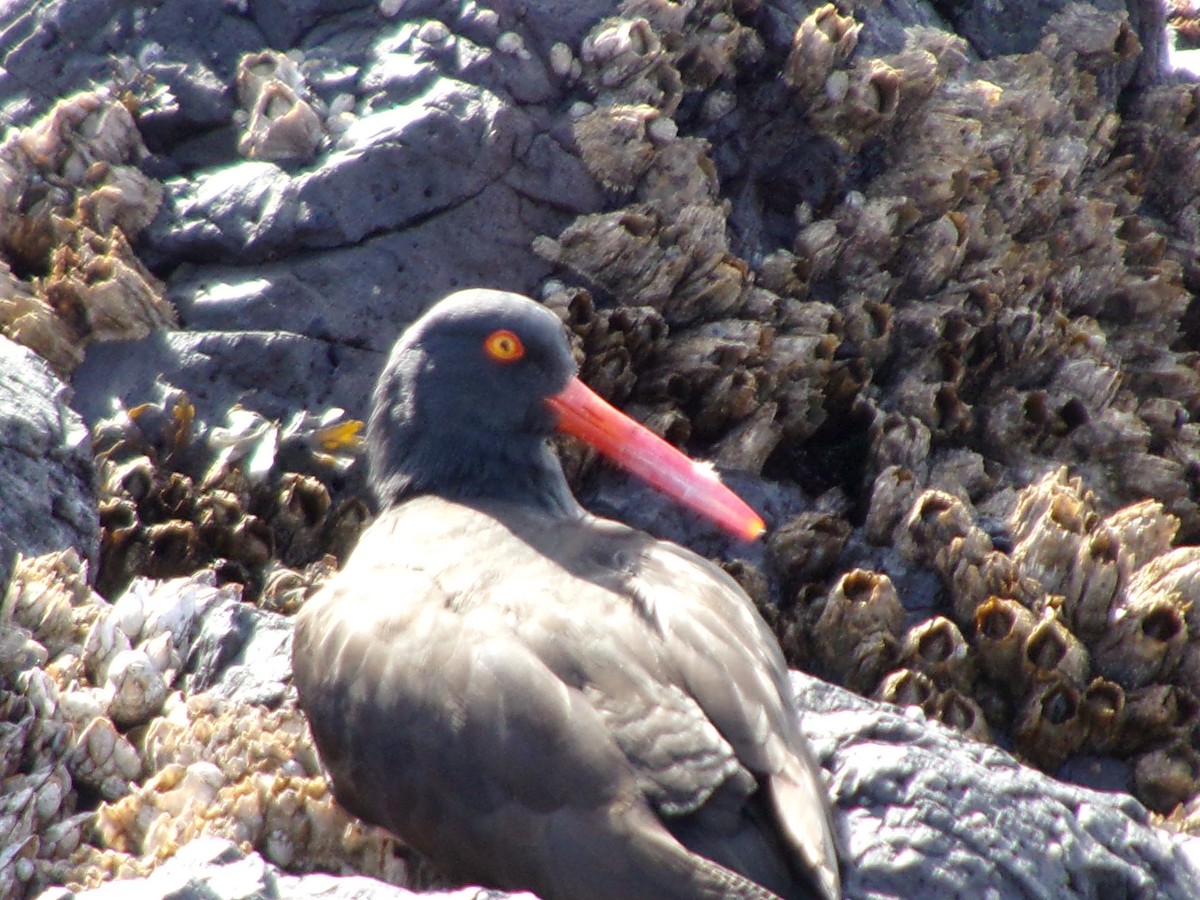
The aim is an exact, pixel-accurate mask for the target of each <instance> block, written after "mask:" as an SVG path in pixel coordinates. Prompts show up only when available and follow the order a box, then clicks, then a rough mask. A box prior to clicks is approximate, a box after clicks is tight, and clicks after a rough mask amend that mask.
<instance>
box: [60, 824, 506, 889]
mask: <svg viewBox="0 0 1200 900" xmlns="http://www.w3.org/2000/svg"><path fill="white" fill-rule="evenodd" d="M418 896H420V897H428V898H430V900H488V898H496V900H499V898H500V897H501V896H502V895H500V894H497V893H495V892H492V891H474V890H470V889H464V890H461V891H441V892H438V891H435V892H431V893H422V894H420V895H418V894H414V893H413V892H412V891H406V890H404V889H403V888H398V887H394V886H392V885H390V884H385V883H384V882H381V881H375V880H374V879H371V878H365V877H362V876H350V877H345V878H336V877H334V876H331V875H321V874H315V875H291V874H288V873H286V872H283V871H281V870H280V869H279V868H277V867H276V866H273V865H271V864H270V863H268V862H267V861H266V860H264V859H263V858H262V857H261V856H260V855H259V854H257V853H243V852H242V851H241V850H239V849H238V848H237V845H235V844H234V843H233V842H232V841H230V840H226V839H224V838H216V837H202V838H197V839H196V840H194V841H192V842H190V843H188V844H185V845H184V846H183V847H181V848H180V850H179V852H178V853H176V854H175V856H173V857H172V858H171V859H170V860H169V861H168V862H166V863H165V864H164V865H162V866H161V867H159V868H158V869H157V870H155V872H154V874H153V875H150V876H148V877H146V878H132V879H125V880H122V881H117V882H113V883H110V884H106V885H103V886H101V887H98V888H94V889H92V890H81V891H70V890H67V889H66V888H50V889H49V890H47V891H44V892H43V893H42V894H41V895H40V897H39V900H125V898H130V897H135V898H137V900H168V898H170V900H251V898H260V897H261V898H266V897H271V898H275V900H310V898H311V900H413V898H416V897H418Z"/></svg>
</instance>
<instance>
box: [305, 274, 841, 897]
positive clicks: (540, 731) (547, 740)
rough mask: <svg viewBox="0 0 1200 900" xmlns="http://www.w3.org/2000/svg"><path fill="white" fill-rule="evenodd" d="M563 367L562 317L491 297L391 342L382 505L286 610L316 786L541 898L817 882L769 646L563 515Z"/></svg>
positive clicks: (822, 807)
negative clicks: (347, 550)
mask: <svg viewBox="0 0 1200 900" xmlns="http://www.w3.org/2000/svg"><path fill="white" fill-rule="evenodd" d="M501 331H504V332H506V333H507V334H510V335H512V336H515V337H516V339H517V342H518V345H519V346H520V348H521V352H520V353H519V354H518V355H517V356H516V357H515V358H512V359H508V360H507V361H499V360H497V359H495V358H494V357H493V356H490V355H489V352H488V348H492V349H494V345H493V344H491V343H489V342H490V341H493V339H494V338H495V337H496V335H497V334H499V333H501ZM500 349H501V351H502V352H503V353H505V354H507V350H508V349H509V348H508V345H504V346H502V347H501V348H500ZM573 372H574V366H573V364H572V362H571V357H570V353H569V351H568V346H567V342H566V338H565V334H564V333H563V330H562V327H561V325H560V324H559V323H558V321H557V319H555V317H554V316H553V315H552V314H551V313H549V312H548V311H546V310H545V309H543V308H542V307H539V306H538V305H537V304H535V303H533V302H532V301H530V300H527V299H525V298H521V297H518V296H516V295H511V294H504V293H500V292H495V291H468V292H462V293H460V294H457V295H454V296H453V297H451V298H447V299H446V300H443V301H442V302H441V303H440V304H438V305H437V306H436V307H434V308H433V310H431V311H430V312H429V313H428V314H426V316H425V317H423V318H422V319H421V320H419V321H418V322H417V323H416V324H415V325H413V326H412V327H411V328H410V329H409V330H408V331H407V332H406V333H405V335H404V336H403V337H402V338H401V340H400V341H399V342H398V343H397V346H396V348H395V350H394V351H393V353H392V357H391V359H390V361H389V363H388V365H387V368H386V369H385V370H384V373H383V375H382V376H381V378H380V382H379V385H378V387H377V389H376V393H375V397H374V411H373V414H372V418H371V423H370V429H369V432H368V444H369V450H370V462H371V479H372V485H373V487H374V488H375V490H376V492H377V493H378V494H379V499H380V503H381V505H382V507H383V511H382V513H381V515H380V516H379V518H378V519H377V520H376V521H375V522H374V523H373V524H372V525H371V526H370V528H368V530H367V531H366V533H364V535H363V537H362V539H361V541H360V543H359V545H358V547H357V548H356V549H355V551H354V553H353V554H352V555H351V557H350V559H349V561H348V562H347V564H346V566H345V568H344V569H343V571H342V572H341V573H339V574H338V575H337V576H336V577H335V578H333V579H332V580H331V581H330V582H329V583H328V585H327V586H326V587H325V588H324V589H323V590H322V591H321V592H320V593H319V594H318V595H317V596H315V597H313V598H312V599H311V600H310V601H309V602H308V603H307V604H306V605H305V607H304V609H303V610H302V611H301V613H300V614H299V616H298V618H297V624H296V636H295V644H294V663H295V678H296V684H297V687H298V689H299V693H300V700H301V705H302V706H303V707H304V709H305V711H306V713H307V714H308V717H309V720H310V722H311V724H312V730H313V735H314V737H315V739H316V742H317V746H318V749H319V751H320V754H321V757H322V759H323V761H324V763H325V765H326V766H327V768H328V770H329V773H330V775H331V778H332V783H333V789H334V793H335V795H336V796H337V798H338V800H339V802H341V803H342V804H343V805H344V806H346V807H347V808H348V809H349V810H351V811H352V812H354V813H355V814H357V815H359V816H361V817H362V818H364V819H366V820H368V821H371V822H374V823H377V824H379V825H382V826H384V827H386V828H388V829H389V830H391V831H392V832H394V833H395V834H396V835H398V836H399V837H400V838H401V839H402V840H404V841H405V842H406V843H408V844H410V845H412V846H413V847H415V848H416V849H418V850H420V851H421V852H423V853H424V854H426V855H427V856H429V857H430V858H431V859H432V860H433V861H434V862H435V863H436V864H437V865H438V866H439V867H440V868H442V869H443V870H445V871H446V872H447V873H449V874H452V875H454V876H457V877H460V878H462V879H465V880H470V881H473V882H478V883H482V884H487V885H492V886H495V887H500V888H506V889H524V890H531V891H534V892H535V893H537V894H539V895H540V896H542V897H543V898H546V900H554V898H572V900H584V898H614V897H630V898H633V897H646V898H680V900H683V898H700V897H713V898H716V897H735V898H739V897H740V898H752V897H756V898H768V897H773V896H780V897H836V896H837V895H838V893H839V888H838V884H839V878H838V864H837V858H836V855H835V852H834V844H833V839H832V834H831V826H830V819H829V811H828V801H827V799H826V795H825V789H824V787H823V784H822V781H821V776H820V771H819V769H818V767H817V766H816V764H815V762H814V761H813V759H812V757H811V754H810V752H809V750H808V747H807V744H806V742H805V740H804V738H803V736H802V735H801V733H800V730H799V723H798V720H797V716H796V713H795V711H794V709H793V707H792V705H791V703H790V701H789V699H788V698H789V696H790V692H789V688H788V680H787V671H786V668H785V665H784V661H783V658H782V655H781V653H780V651H779V648H778V645H777V644H776V642H775V640H774V638H773V636H772V635H771V633H770V632H769V630H768V629H767V626H766V625H765V624H764V623H763V621H762V619H761V618H760V617H759V615H758V613H757V612H756V611H755V609H754V607H753V604H752V603H751V602H750V600H749V599H748V598H747V597H746V595H745V594H744V593H743V592H742V590H741V589H740V588H739V587H738V586H737V584H736V583H735V582H734V581H733V580H732V579H730V578H729V577H728V576H727V575H725V573H723V572H722V571H721V570H720V569H719V568H717V567H716V566H714V565H712V564H711V563H709V562H707V561H706V560H704V559H702V558H700V557H698V556H696V555H695V554H693V553H691V552H689V551H687V550H684V549H682V548H680V547H678V546H675V545H674V544H670V543H666V542H663V541H657V540H655V539H653V538H651V537H649V536H647V535H645V534H643V533H641V532H638V531H635V530H633V529H631V528H628V527H626V526H624V525H620V524H618V523H615V522H611V521H606V520H603V519H597V518H594V517H592V516H590V515H588V514H587V513H586V512H584V511H583V510H582V509H581V508H580V507H579V506H578V505H577V504H576V502H575V500H574V498H573V497H572V496H571V494H570V492H569V490H568V489H567V486H566V483H565V480H564V479H563V476H562V471H561V468H560V467H559V465H558V462H557V460H556V459H555V457H554V456H553V453H552V451H551V450H550V449H549V448H548V446H547V444H546V437H547V436H548V435H549V433H550V432H551V430H552V429H553V428H554V427H555V425H556V424H557V423H558V422H559V421H560V416H559V414H558V410H557V408H556V407H555V406H552V405H550V404H549V403H548V401H551V402H553V401H552V400H551V398H556V397H560V396H563V395H564V394H565V392H564V388H565V387H566V386H567V385H568V383H569V382H572V381H573Z"/></svg>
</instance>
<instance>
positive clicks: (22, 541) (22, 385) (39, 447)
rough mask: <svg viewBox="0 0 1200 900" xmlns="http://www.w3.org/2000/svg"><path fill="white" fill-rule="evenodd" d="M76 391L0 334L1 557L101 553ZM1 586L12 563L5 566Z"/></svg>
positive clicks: (86, 441)
mask: <svg viewBox="0 0 1200 900" xmlns="http://www.w3.org/2000/svg"><path fill="white" fill-rule="evenodd" d="M69 397H70V389H69V388H68V387H67V386H66V385H64V384H63V383H62V382H61V381H59V379H58V377H57V376H56V375H55V374H54V373H53V372H51V371H50V367H49V366H48V365H47V364H46V362H45V361H44V360H43V359H41V357H39V356H37V354H35V353H33V352H32V351H30V350H27V349H26V348H24V347H22V346H20V345H19V344H14V343H13V342H12V341H10V340H8V338H5V337H0V485H3V486H4V488H3V491H4V493H3V497H4V500H3V502H2V503H0V554H2V555H7V554H11V553H12V552H13V551H14V550H15V551H18V552H20V553H22V554H24V555H26V556H36V555H39V554H42V553H50V552H52V551H55V550H64V549H66V548H67V547H74V548H76V549H77V550H78V551H79V554H80V556H81V557H83V558H84V559H88V560H91V561H92V563H93V564H94V563H95V561H96V556H97V553H98V550H99V541H100V533H99V520H98V516H97V513H96V475H95V471H94V469H93V468H92V446H91V441H90V440H89V439H88V433H87V429H86V428H85V427H84V424H83V422H82V421H81V420H80V418H79V415H78V414H77V413H76V412H75V411H74V410H72V409H71V407H70V406H68V405H67V404H68V400H69ZM0 576H4V577H3V579H2V580H0V584H7V581H8V579H7V567H6V566H4V565H3V564H0Z"/></svg>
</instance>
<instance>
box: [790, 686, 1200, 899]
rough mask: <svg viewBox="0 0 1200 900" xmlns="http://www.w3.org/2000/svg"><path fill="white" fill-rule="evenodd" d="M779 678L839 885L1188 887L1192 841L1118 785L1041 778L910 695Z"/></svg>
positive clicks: (962, 890)
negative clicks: (787, 693) (934, 719)
mask: <svg viewBox="0 0 1200 900" xmlns="http://www.w3.org/2000/svg"><path fill="white" fill-rule="evenodd" d="M793 685H794V686H795V688H796V690H797V694H798V697H799V702H800V707H801V709H802V710H806V712H805V713H804V718H803V723H804V729H805V733H806V734H808V736H809V739H810V740H811V741H812V743H813V747H814V750H815V752H816V754H817V756H818V758H819V759H821V761H822V763H823V764H824V765H826V766H828V767H829V769H830V770H831V773H832V779H831V786H832V790H833V794H834V797H835V800H836V803H837V806H838V809H839V810H840V811H841V819H840V821H841V825H840V826H839V834H840V835H841V837H842V838H843V839H844V840H845V842H846V845H845V854H846V856H845V858H846V861H847V863H848V865H847V866H846V868H845V882H844V889H845V893H846V896H847V897H879V898H883V897H897V898H899V897H912V896H915V895H916V894H921V895H923V896H929V897H953V896H971V897H998V898H1008V897H1013V898H1017V897H1025V896H1029V895H1030V894H1034V895H1040V894H1042V893H1043V892H1045V891H1047V890H1050V891H1052V892H1053V895H1054V896H1055V897H1097V896H1124V897H1145V898H1151V897H1164V898H1165V897H1171V898H1179V900H1183V898H1186V897H1192V896H1195V895H1196V892H1197V891H1200V868H1197V865H1196V861H1197V860H1198V859H1200V841H1197V839H1195V838H1184V837H1182V836H1175V835H1171V834H1169V833H1167V832H1164V831H1162V830H1160V829H1158V828H1156V827H1154V826H1153V825H1152V824H1151V823H1150V820H1149V815H1148V813H1147V812H1146V810H1145V809H1144V808H1143V807H1142V806H1141V805H1140V804H1139V803H1137V802H1136V801H1135V800H1133V799H1132V798H1131V797H1129V796H1128V795H1124V794H1113V793H1104V792H1100V791H1091V790H1087V789H1085V788H1078V787H1074V786H1072V785H1069V784H1065V783H1063V782H1060V781H1055V780H1054V779H1053V778H1050V777H1048V776H1046V775H1043V774H1041V773H1039V772H1037V771H1035V770H1034V769H1031V768H1028V767H1026V766H1022V765H1020V764H1019V763H1018V762H1017V761H1016V760H1015V759H1014V758H1013V757H1011V756H1009V755H1008V754H1007V753H1005V752H1003V751H1001V750H998V749H996V748H995V747H991V746H988V745H986V744H980V743H977V742H975V741H972V740H970V739H967V738H964V737H962V736H960V735H958V734H956V733H955V732H953V731H950V730H948V729H946V728H943V727H941V726H940V725H938V724H934V723H927V722H925V721H924V716H923V715H922V714H921V713H920V712H919V711H918V710H916V709H915V708H913V707H910V708H908V709H906V710H901V709H899V708H897V707H894V706H890V705H888V704H878V703H873V702H871V701H868V700H864V699H862V698H860V697H857V696H855V695H853V694H850V693H849V692H847V691H844V690H841V689H840V688H836V687H833V686H831V685H828V684H826V683H824V682H821V681H819V680H817V679H814V678H811V677H809V676H807V675H802V674H799V673H793ZM934 798H938V799H936V800H935V799H934ZM1032 848H1039V849H1038V850H1037V851H1036V852H1034V851H1033V850H1032ZM1047 848H1050V849H1049V850H1047ZM1051 885H1053V886H1054V887H1053V888H1051V887H1050V886H1051ZM918 886H919V887H918Z"/></svg>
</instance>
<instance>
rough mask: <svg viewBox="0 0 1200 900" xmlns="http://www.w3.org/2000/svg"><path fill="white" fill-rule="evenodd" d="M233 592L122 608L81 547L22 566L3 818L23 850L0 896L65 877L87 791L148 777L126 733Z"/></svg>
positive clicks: (98, 793)
mask: <svg viewBox="0 0 1200 900" xmlns="http://www.w3.org/2000/svg"><path fill="white" fill-rule="evenodd" d="M227 593H228V589H227V590H226V592H225V593H223V592H222V590H221V589H218V588H216V587H215V586H214V585H213V584H212V583H211V579H209V580H207V581H205V580H204V579H200V580H198V581H195V582H190V583H187V584H182V585H175V586H172V587H170V588H166V589H162V590H157V591H155V590H150V589H142V590H135V591H131V592H129V594H128V595H127V597H123V598H122V599H121V602H119V603H118V604H115V605H114V604H110V603H108V602H107V601H105V600H104V599H103V598H102V597H100V596H99V595H98V594H96V593H95V592H94V591H93V590H92V589H91V588H90V587H89V586H88V572H87V564H86V563H84V562H82V561H81V560H80V559H79V556H78V555H77V554H76V552H75V551H74V550H66V551H62V552H59V553H52V554H48V555H46V556H42V557H37V558H33V559H25V560H21V561H20V562H19V563H18V565H17V567H16V570H15V572H14V573H13V578H12V581H11V583H10V585H9V587H8V590H7V593H6V595H5V597H4V601H3V604H2V606H0V648H2V650H3V652H0V710H2V711H3V718H0V734H2V735H3V741H2V742H0V745H2V747H3V759H2V761H0V766H2V771H0V798H2V802H0V824H2V825H3V826H4V827H5V832H4V833H5V844H6V846H10V847H14V848H20V849H19V852H17V853H15V854H11V855H10V854H6V855H5V857H4V863H3V865H0V887H2V888H3V893H4V896H8V897H12V896H21V895H22V894H23V893H25V892H26V890H28V889H32V888H35V887H37V886H38V885H45V884H49V883H54V882H56V881H60V880H62V879H63V878H64V877H65V875H66V872H67V865H68V860H69V858H70V857H71V855H72V854H73V853H75V852H76V851H77V849H78V848H79V847H80V846H81V843H82V842H83V841H84V840H85V839H86V838H87V836H88V834H89V833H90V825H91V823H92V812H91V810H90V809H89V808H88V805H89V804H94V800H92V799H90V798H99V799H103V800H110V801H111V800H117V799H119V798H121V797H123V796H125V795H126V794H127V793H128V792H129V791H130V790H131V789H132V786H133V784H134V782H135V781H137V780H138V779H139V778H140V777H141V775H142V759H141V757H140V755H139V752H138V750H137V748H136V747H135V746H134V744H133V743H132V741H131V740H130V736H129V733H130V730H131V729H136V728H137V727H138V726H141V725H144V724H145V723H147V722H148V721H149V720H150V719H151V718H152V717H154V716H155V715H156V714H157V713H158V712H159V711H160V709H161V708H162V706H163V704H164V702H165V701H166V699H167V695H168V688H169V686H170V684H171V682H172V681H173V680H174V678H175V676H176V674H177V673H178V671H179V669H180V667H181V664H182V660H183V659H184V658H185V657H186V655H187V652H188V646H187V644H188V641H189V640H190V636H189V623H191V622H194V621H195V619H196V618H197V616H198V615H199V614H200V612H201V610H202V609H203V608H204V607H206V606H208V605H211V604H213V603H215V602H217V601H219V600H220V599H221V598H222V597H223V596H225V595H226V594H227ZM234 593H235V594H236V592H234ZM81 798H82V799H81Z"/></svg>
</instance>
